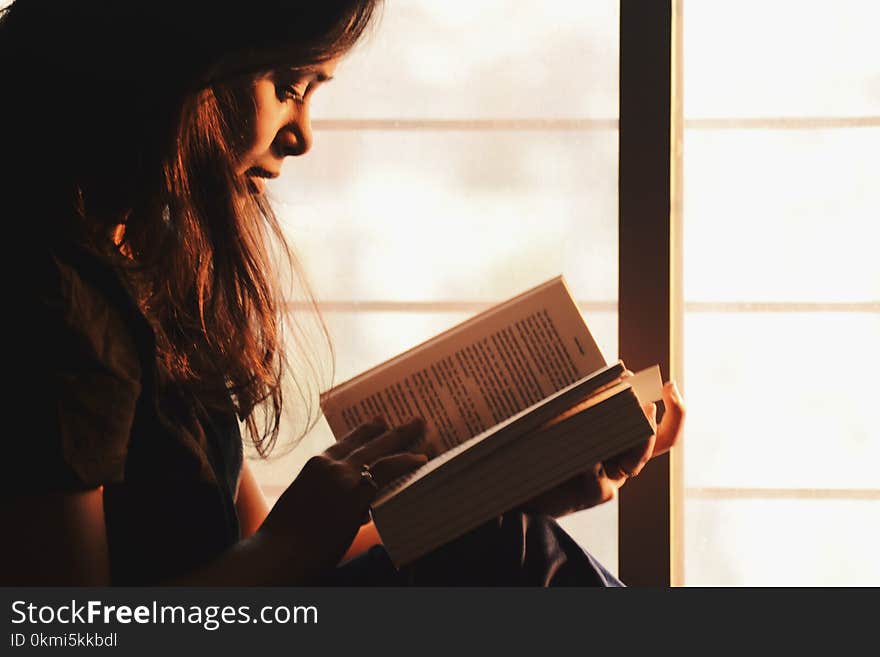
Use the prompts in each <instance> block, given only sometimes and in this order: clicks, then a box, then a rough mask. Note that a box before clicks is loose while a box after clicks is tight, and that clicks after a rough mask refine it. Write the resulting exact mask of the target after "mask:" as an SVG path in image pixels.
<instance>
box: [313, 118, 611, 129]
mask: <svg viewBox="0 0 880 657" xmlns="http://www.w3.org/2000/svg"><path fill="white" fill-rule="evenodd" d="M312 127H313V128H314V129H315V130H388V131H391V130H462V131H471V130H485V131H492V130H546V131H557V130H566V131H569V130H617V119H323V120H317V119H316V120H315V121H312Z"/></svg>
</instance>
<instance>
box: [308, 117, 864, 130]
mask: <svg viewBox="0 0 880 657" xmlns="http://www.w3.org/2000/svg"><path fill="white" fill-rule="evenodd" d="M312 126H313V127H314V129H315V130H352V131H359V130H383V131H415V130H433V131H444V130H456V131H486V132H489V131H502V130H535V131H547V132H552V131H581V130H617V127H618V120H617V119H615V118H598V119H322V120H317V119H316V120H315V121H313V122H312ZM684 127H685V129H686V130H826V129H829V128H877V127H880V116H816V117H807V116H767V117H749V118H724V117H714V118H713V117H703V118H691V119H685V120H684Z"/></svg>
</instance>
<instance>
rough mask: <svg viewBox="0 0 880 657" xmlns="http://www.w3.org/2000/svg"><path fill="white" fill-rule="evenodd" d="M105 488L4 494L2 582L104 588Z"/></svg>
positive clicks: (107, 575) (106, 563)
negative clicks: (20, 494)
mask: <svg viewBox="0 0 880 657" xmlns="http://www.w3.org/2000/svg"><path fill="white" fill-rule="evenodd" d="M103 498H104V492H103V489H101V488H95V489H94V490H90V491H85V492H82V493H65V494H51V495H22V496H4V497H3V498H2V501H0V514H2V523H3V526H4V528H5V529H6V532H5V535H4V538H3V540H2V541H0V584H3V585H5V586H46V585H55V586H59V585H60V586H107V585H108V584H110V561H109V557H108V550H107V531H106V529H105V527H104V501H103Z"/></svg>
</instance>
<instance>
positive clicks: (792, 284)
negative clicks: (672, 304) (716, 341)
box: [684, 128, 880, 302]
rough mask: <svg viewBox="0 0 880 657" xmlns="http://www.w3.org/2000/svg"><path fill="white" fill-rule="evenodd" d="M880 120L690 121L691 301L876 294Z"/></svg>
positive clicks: (687, 269) (879, 277) (879, 296)
mask: <svg viewBox="0 0 880 657" xmlns="http://www.w3.org/2000/svg"><path fill="white" fill-rule="evenodd" d="M878 171H880V128H854V129H840V130H791V131H764V130H761V131H751V130H749V131H743V130H731V131H708V130H706V131H704V130H691V131H688V132H687V133H686V136H685V150H684V213H685V227H684V275H685V299H686V300H687V301H811V302H815V301H861V302H864V301H878V300H880V265H878V263H877V245H878V244H880V221H878V218H880V185H877V172H878Z"/></svg>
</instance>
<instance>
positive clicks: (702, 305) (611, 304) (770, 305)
mask: <svg viewBox="0 0 880 657" xmlns="http://www.w3.org/2000/svg"><path fill="white" fill-rule="evenodd" d="M493 305H495V303H493V302H488V301H455V300H447V301H382V300H375V301H322V302H319V304H318V306H319V307H320V308H321V311H322V312H391V313H455V312H468V313H471V312H480V311H481V310H485V309H486V308H491V307H492V306H493ZM578 306H579V307H580V308H581V309H582V310H586V311H591V312H615V311H616V310H617V302H616V301H579V302H578ZM288 307H289V308H291V309H292V310H303V309H307V308H308V306H307V304H305V303H301V302H297V303H292V304H289V305H288ZM684 309H685V312H689V313H829V312H830V313H877V312H880V301H864V302H821V301H819V302H815V303H812V302H788V301H780V302H759V301H754V302H753V301H742V302H710V301H694V302H690V303H685V305H684Z"/></svg>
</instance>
